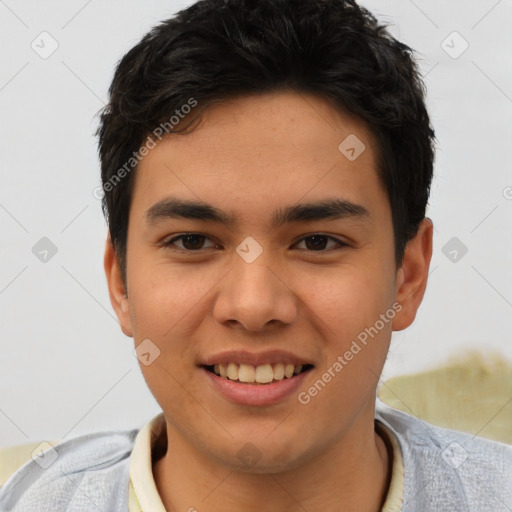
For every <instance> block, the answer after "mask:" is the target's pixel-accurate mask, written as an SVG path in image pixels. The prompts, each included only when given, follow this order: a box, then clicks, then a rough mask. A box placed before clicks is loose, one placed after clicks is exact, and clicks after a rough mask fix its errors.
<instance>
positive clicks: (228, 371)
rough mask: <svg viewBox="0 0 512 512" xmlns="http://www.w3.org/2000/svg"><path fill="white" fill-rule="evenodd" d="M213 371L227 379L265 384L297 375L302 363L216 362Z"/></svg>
mask: <svg viewBox="0 0 512 512" xmlns="http://www.w3.org/2000/svg"><path fill="white" fill-rule="evenodd" d="M213 371H214V372H215V374H216V375H220V376H221V377H227V378H228V379H229V380H239V381H240V382H258V383H260V384H267V383H269V382H272V381H273V380H282V379H283V378H284V377H286V378H287V379H289V378H291V377H293V375H297V374H298V373H300V372H301V371H302V365H301V364H298V365H294V364H292V363H289V364H283V363H277V364H274V365H271V364H262V365H259V366H253V365H251V364H236V363H229V364H228V365H224V364H216V365H215V366H214V367H213Z"/></svg>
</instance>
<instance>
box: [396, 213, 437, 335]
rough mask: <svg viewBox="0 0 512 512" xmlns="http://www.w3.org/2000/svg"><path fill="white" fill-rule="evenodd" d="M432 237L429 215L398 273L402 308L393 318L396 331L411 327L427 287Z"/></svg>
mask: <svg viewBox="0 0 512 512" xmlns="http://www.w3.org/2000/svg"><path fill="white" fill-rule="evenodd" d="M432 237H433V224H432V221H431V220H430V219H429V218H425V219H423V220H422V222H421V224H420V226H419V228H418V232H417V233H416V236H415V237H414V238H413V239H411V240H409V242H408V243H407V246H406V248H405V253H404V259H403V262H402V266H401V267H400V269H399V270H398V272H397V276H396V301H397V302H398V303H399V304H401V306H402V309H401V310H400V311H399V312H397V314H396V315H395V318H394V319H393V323H392V326H393V331H401V330H402V329H405V328H407V327H409V325H411V324H412V323H413V321H414V319H415V317H416V312H417V311H418V308H419V307H420V304H421V301H422V300H423V295H424V294H425V289H426V287H427V280H428V270H429V267H430V260H431V258H432Z"/></svg>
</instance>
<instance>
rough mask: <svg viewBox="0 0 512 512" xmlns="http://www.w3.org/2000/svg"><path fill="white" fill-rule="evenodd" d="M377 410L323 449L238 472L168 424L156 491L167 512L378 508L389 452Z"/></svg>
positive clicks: (363, 510) (387, 477) (323, 511)
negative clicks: (277, 467) (284, 465)
mask: <svg viewBox="0 0 512 512" xmlns="http://www.w3.org/2000/svg"><path fill="white" fill-rule="evenodd" d="M373 414H374V411H373V410H372V411H371V416H370V415H369V414H367V415H365V416H366V417H365V418H363V417H360V418H359V420H360V421H358V422H357V423H354V425H353V426H352V428H351V429H350V431H348V432H346V433H345V434H344V435H343V436H342V438H341V439H339V440H338V442H336V443H335V444H334V445H332V446H330V447H329V449H328V450H326V451H325V452H323V453H319V454H316V455H315V456H309V458H307V460H305V459H303V460H302V461H301V463H300V464H298V465H296V466H295V467H294V468H292V469H289V468H288V469H285V470H284V471H268V472H266V473H250V472H246V471H237V470H234V469H233V468H232V467H227V466H225V465H222V464H221V463H219V461H218V460H212V458H211V457H206V456H205V455H204V454H201V453H199V452H198V451H197V449H196V448H194V447H193V446H191V445H190V444H189V443H188V442H187V441H186V439H184V438H183V437H182V436H181V435H179V433H178V432H177V431H175V430H174V429H173V428H171V427H170V425H169V423H168V422H167V427H166V428H167V439H168V441H169V442H168V446H169V447H170V449H168V450H167V452H166V453H165V455H164V456H163V457H161V458H160V459H159V460H158V461H157V462H156V463H155V464H154V466H153V474H154V478H155V483H156V486H157V489H158V492H159V494H160V496H161V499H162V502H163V504H164V506H165V508H166V510H167V511H169V512H170V511H182V510H183V511H191V512H193V511H200V512H239V511H240V510H244V512H304V511H305V510H307V511H308V512H320V511H321V512H331V511H332V512H334V511H336V512H340V511H348V510H358V512H378V511H380V510H381V508H382V505H383V502H384V500H385V497H386V494H387V490H388V487H389V480H390V477H391V467H390V466H391V456H390V454H389V453H388V448H387V447H386V443H385V442H384V440H383V439H382V438H381V437H380V435H379V434H378V433H377V432H376V431H375V430H374V416H373ZM363 426H366V428H362V427H363Z"/></svg>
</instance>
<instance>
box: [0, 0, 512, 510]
mask: <svg viewBox="0 0 512 512" xmlns="http://www.w3.org/2000/svg"><path fill="white" fill-rule="evenodd" d="M99 139H100V140H99V148H100V156H101V165H102V180H103V189H104V192H105V197H104V211H105V214H106V216H107V218H108V222H109V230H110V236H109V240H108V241H107V245H106V252H105V270H106V276H107V281H108V286H109V291H110V297H111V301H112V305H113V307H114V310H115V312H116V314H117V316H118V319H119V322H120V325H121V328H122V330H123V332H124V333H125V334H126V335H127V336H130V337H133V338H134V341H135V346H136V352H137V355H138V357H139V360H140V362H141V369H142V372H143V374H144V377H145V379H146V382H147V384H148V386H149V388H150V390H151V392H152V393H153V395H154V396H155V398H156V400H157V401H158V403H159V404H160V406H161V408H162V414H160V415H158V416H157V417H156V418H153V419H152V420H151V421H150V422H149V423H148V424H147V425H146V426H145V427H144V428H143V429H141V430H140V431H137V430H134V431H130V432H115V433H113V432H111V433H99V434H95V435H88V436H82V437H79V438H76V439H72V440H69V441H65V442H63V443H61V444H59V445H57V446H56V447H55V448H52V449H51V450H53V451H54V452H55V454H56V455H57V457H56V459H55V461H54V462H53V463H52V464H49V465H48V464H47V465H46V466H47V467H43V466H45V464H40V463H38V462H37V461H35V460H34V461H31V462H30V463H28V464H26V465H24V466H23V467H22V468H21V469H19V470H18V471H17V472H16V473H15V474H14V475H13V476H12V477H11V478H10V479H9V480H8V481H7V483H6V484H5V485H4V486H3V487H2V489H1V491H0V504H1V506H2V507H3V508H2V510H9V511H11V510H12V511H24V512H26V511H32V510H34V511H35V510H38V511H42V510H52V511H64V510H66V511H86V510H87V511H92V510H105V511H107V510H108V511H126V510H130V511H131V512H133V511H141V510H143V511H144V512H161V511H165V510H167V511H171V510H172V511H189V512H190V511H200V512H220V511H222V512H231V511H237V512H238V511H241V510H243V511H244V512H251V511H254V512H256V511H257V512H262V511H265V512H283V511H285V512H295V511H297V512H298V511H308V512H318V511H323V512H325V511H329V512H334V511H357V512H376V511H385V512H391V511H400V510H402V511H404V512H413V511H414V512H416V511H418V512H420V511H421V512H427V511H429V512H430V511H432V512H446V511H450V512H457V511H460V512H462V511H464V512H467V511H472V512H483V511H493V512H496V511H506V510H512V476H511V475H512V448H511V447H509V446H507V445H505V444H501V443H497V442H491V441H487V440H484V439H480V438H474V437H472V436H470V435H467V434H463V433H460V432H456V431H451V430H446V429H441V428H438V427H434V426H432V425H429V424H427V423H425V422H423V421H420V420H418V419H415V418H413V417H412V416H409V415H407V414H404V413H401V412H399V411H396V410H394V409H392V408H390V407H387V406H385V405H384V404H382V403H381V402H379V401H377V400H376V389H377V385H378V381H379V377H380V374H381V371H382V368H383V365H384V362H385V360H386V355H387V351H388V348H389V343H390V339H391V333H392V331H399V330H402V329H405V328H406V327H408V326H409V325H410V324H411V323H412V322H413V320H414V318H415V315H416V312H417V310H418V307H419V305H420V303H421V301H422V298H423V294H424V292H425V287H426V284H427V276H428V270H429V264H430V259H431V255H432V229H433V226H432V222H431V220H430V219H428V218H425V210H426V205H427V201H428V196H429V190H430V183H431V179H432V167H433V142H434V132H433V130H432V128H431V126H430V122H429V117H428V115H427V112H426V109H425V105H424V93H423V86H422V83H421V81H420V79H419V75H418V71H417V68H416V65H415V63H414V61H413V60H412V57H411V51H410V49H409V48H407V47H406V46H404V45H403V44H401V43H399V42H397V41H396V40H394V39H393V38H392V37H391V36H390V35H389V34H388V33H387V31H386V30H385V28H384V27H382V26H381V25H379V24H378V22H377V21H376V19H375V18H373V17H372V15H371V14H370V13H368V12H367V11H366V10H364V9H362V8H360V7H359V6H358V5H357V4H356V3H355V2H354V1H352V0H318V1H311V0H264V1H262V0H245V1H244V0H203V1H200V2H198V3H196V4H194V5H193V6H191V7H190V8H188V9H186V10H184V11H182V12H180V13H179V14H178V15H177V16H176V17H175V18H173V19H171V20H168V21H166V22H164V23H162V24H160V25H159V26H158V27H156V28H155V29H153V30H152V31H151V32H150V33H149V34H148V35H146V36H145V37H144V38H143V39H142V41H141V42H140V43H139V44H138V45H137V46H135V47H134V48H133V49H132V50H131V51H130V52H129V53H128V54H127V55H126V56H125V57H124V58H123V59H122V61H121V62H120V64H119V66H118V68H117V71H116V74H115V77H114V80H113V83H112V86H111V88H110V102H109V105H108V108H107V109H105V111H104V112H103V113H102V118H101V126H100V129H99ZM370 332H371V333H372V335H371V336H369V335H368V333H370Z"/></svg>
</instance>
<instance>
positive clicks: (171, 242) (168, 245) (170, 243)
mask: <svg viewBox="0 0 512 512" xmlns="http://www.w3.org/2000/svg"><path fill="white" fill-rule="evenodd" d="M187 236H200V237H204V238H205V239H210V237H208V236H207V235H203V234H202V233H184V234H182V235H179V236H176V237H174V238H172V239H170V240H166V241H163V242H162V244H161V245H162V246H164V247H165V248H167V249H171V250H173V251H178V252H186V253H200V252H201V251H202V249H198V250H195V251H194V250H189V249H184V248H177V247H176V246H175V245H174V243H175V242H176V241H178V240H182V239H183V238H185V237H187ZM314 236H322V237H325V238H328V239H330V240H333V241H334V242H336V244H338V246H337V247H334V249H341V248H343V247H348V244H346V243H345V242H343V241H341V240H339V239H338V238H335V237H332V236H330V235H326V234H325V233H313V234H311V235H308V236H305V237H302V238H301V239H300V240H298V241H297V242H296V244H298V243H300V242H302V241H304V240H307V239H308V238H313V237H314ZM296 244H294V245H296ZM334 249H333V248H331V249H322V250H318V251H314V250H308V249H300V250H302V251H307V252H310V253H321V252H329V251H332V250H334Z"/></svg>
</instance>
